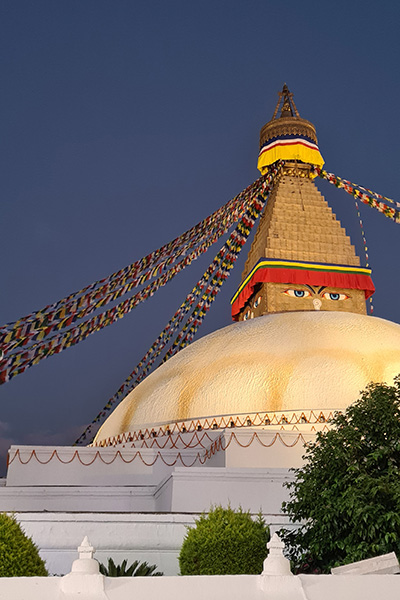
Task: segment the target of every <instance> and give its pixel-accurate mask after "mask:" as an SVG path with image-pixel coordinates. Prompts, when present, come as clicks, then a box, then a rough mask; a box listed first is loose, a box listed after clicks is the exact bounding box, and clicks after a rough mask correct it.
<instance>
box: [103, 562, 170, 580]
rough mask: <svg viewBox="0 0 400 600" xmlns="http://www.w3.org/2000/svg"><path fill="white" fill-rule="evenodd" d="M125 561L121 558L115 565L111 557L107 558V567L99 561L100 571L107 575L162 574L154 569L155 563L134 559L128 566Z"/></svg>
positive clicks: (148, 575)
mask: <svg viewBox="0 0 400 600" xmlns="http://www.w3.org/2000/svg"><path fill="white" fill-rule="evenodd" d="M127 563H128V561H127V560H123V561H122V563H121V564H120V565H116V564H115V562H114V561H113V559H112V558H109V559H108V566H107V567H106V566H105V565H103V564H102V563H100V566H99V568H100V573H101V574H102V575H106V576H107V577H159V576H161V575H163V573H161V572H159V571H156V569H157V565H149V564H148V563H147V562H140V561H139V560H135V562H133V563H132V564H131V565H130V566H129V567H128V566H127Z"/></svg>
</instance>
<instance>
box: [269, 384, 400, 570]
mask: <svg viewBox="0 0 400 600" xmlns="http://www.w3.org/2000/svg"><path fill="white" fill-rule="evenodd" d="M332 425H333V428H332V429H331V430H330V431H328V432H326V433H319V434H318V435H317V439H316V441H315V442H314V443H312V444H309V445H308V447H307V449H306V453H305V463H304V466H303V467H301V468H300V469H296V470H295V471H294V472H295V478H294V481H293V482H291V483H289V484H288V487H289V489H290V491H291V493H290V500H289V501H288V502H286V503H284V505H283V511H284V512H285V513H286V514H287V515H288V516H289V517H290V520H291V521H292V522H293V523H299V522H301V526H300V527H299V528H298V529H295V530H293V531H286V532H282V533H281V537H282V538H283V541H284V542H285V544H286V549H287V551H288V553H289V557H290V558H291V559H292V561H293V563H294V567H295V570H296V571H297V572H302V573H309V572H322V573H329V571H330V569H331V568H332V567H335V566H338V565H342V564H346V563H351V562H355V561H359V560H363V559H366V558H371V557H373V556H378V555H379V554H386V553H388V552H392V551H394V552H395V553H396V554H397V556H400V477H399V472H400V379H399V378H396V380H395V384H394V385H393V386H388V385H385V384H371V385H369V386H368V387H367V389H366V390H365V391H364V392H362V395H361V398H360V399H359V400H357V401H356V402H355V403H354V404H352V405H351V406H349V407H348V408H347V410H346V411H345V413H344V414H336V416H335V417H334V419H333V420H332Z"/></svg>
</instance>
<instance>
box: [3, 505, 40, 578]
mask: <svg viewBox="0 0 400 600" xmlns="http://www.w3.org/2000/svg"><path fill="white" fill-rule="evenodd" d="M47 575H48V573H47V570H46V567H45V563H44V561H43V560H42V559H41V558H40V556H39V551H38V548H37V546H36V545H35V544H34V543H33V541H32V540H31V538H30V537H28V536H27V535H26V534H25V533H24V532H23V531H22V529H21V526H20V524H19V523H18V522H17V520H16V519H15V517H14V516H10V515H7V514H6V513H0V577H31V576H38V577H46V576H47Z"/></svg>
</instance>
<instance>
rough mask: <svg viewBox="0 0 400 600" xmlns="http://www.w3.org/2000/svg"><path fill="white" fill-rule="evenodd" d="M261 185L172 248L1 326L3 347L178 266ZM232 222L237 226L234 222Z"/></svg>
mask: <svg viewBox="0 0 400 600" xmlns="http://www.w3.org/2000/svg"><path fill="white" fill-rule="evenodd" d="M260 179H261V178H260ZM258 182H259V180H257V181H256V182H255V183H254V184H252V185H251V186H249V188H247V189H246V190H243V192H241V193H240V194H238V196H236V197H235V198H233V199H232V200H230V201H229V202H227V203H226V204H225V205H224V206H222V207H221V208H219V209H218V210H217V211H215V212H214V213H213V214H212V215H210V216H209V217H207V218H206V219H204V220H203V221H201V222H200V223H198V224H197V225H195V226H194V227H192V228H191V229H189V230H188V231H186V232H185V233H184V234H182V235H181V236H179V237H177V238H175V239H174V240H172V241H171V242H169V244H166V245H165V246H162V247H161V248H159V249H158V250H155V251H154V252H152V253H151V254H148V255H147V256H145V257H143V258H141V259H140V260H138V261H136V262H134V263H132V264H131V265H129V266H128V267H125V268H124V269H121V270H119V271H117V272H115V273H113V274H112V275H110V276H109V277H107V278H105V279H101V280H98V281H96V282H94V283H92V284H90V285H88V286H86V287H85V288H82V289H81V290H79V291H78V292H74V293H72V294H70V295H69V296H67V297H66V298H63V299H62V300H59V301H58V302H55V303H53V304H49V305H47V306H46V307H44V308H43V309H41V310H38V311H35V312H32V313H30V314H29V315H27V316H25V317H22V318H21V319H19V320H18V321H15V322H11V323H7V324H5V325H3V326H0V344H2V343H3V342H4V341H6V340H10V339H15V338H18V337H19V335H20V331H22V332H23V334H25V335H26V334H29V332H30V331H33V330H36V329H41V328H46V327H48V326H49V325H50V324H51V323H52V322H58V321H60V320H62V319H63V318H64V317H66V316H67V315H68V316H69V315H71V314H73V313H75V312H77V311H78V310H80V309H81V308H82V307H84V306H87V307H88V306H91V304H92V302H93V301H97V300H98V299H99V298H100V297H102V296H104V295H106V294H107V293H109V292H110V291H112V290H114V289H116V288H117V287H119V286H125V285H126V284H127V282H128V281H130V280H134V281H135V286H136V285H141V284H143V283H144V282H145V281H147V280H149V279H151V278H152V277H153V276H154V274H156V273H159V272H160V271H161V270H162V269H163V268H164V267H165V265H167V266H168V265H169V264H171V263H172V262H174V261H175V260H176V259H177V258H178V257H179V256H180V255H181V254H182V253H184V252H185V251H186V250H187V248H188V246H189V247H193V246H194V245H196V244H197V243H200V242H201V241H202V239H204V238H205V237H207V236H208V235H210V234H212V232H213V230H214V229H218V228H219V227H220V226H221V223H224V222H226V223H228V222H229V221H231V219H232V218H233V216H234V215H236V214H237V213H238V211H239V214H240V211H241V210H243V206H242V204H243V200H244V199H245V198H246V196H247V194H248V193H249V191H250V190H251V189H252V188H253V187H256V186H257V184H258ZM231 222H232V223H233V222H234V221H231ZM168 261H169V262H168ZM11 336H12V337H11Z"/></svg>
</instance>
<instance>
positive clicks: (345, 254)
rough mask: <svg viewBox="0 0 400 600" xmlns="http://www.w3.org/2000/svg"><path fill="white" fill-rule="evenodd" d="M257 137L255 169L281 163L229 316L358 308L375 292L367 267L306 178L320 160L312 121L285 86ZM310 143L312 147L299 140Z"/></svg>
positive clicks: (358, 310)
mask: <svg viewBox="0 0 400 600" xmlns="http://www.w3.org/2000/svg"><path fill="white" fill-rule="evenodd" d="M280 108H281V114H280V116H279V117H278V116H277V115H278V112H279V109H280ZM290 132H292V133H290ZM260 140H261V151H260V158H259V168H260V170H261V171H263V170H266V169H267V167H268V166H269V164H270V163H269V162H268V161H272V162H276V161H277V160H280V159H284V160H285V163H284V166H283V168H282V173H281V177H280V179H279V181H278V183H277V184H276V186H275V188H274V190H273V191H272V193H271V195H270V197H269V200H268V204H267V208H266V209H265V212H264V214H263V216H262V218H261V221H260V224H259V227H258V230H257V232H256V235H255V238H254V241H253V244H252V246H251V248H250V251H249V254H248V258H247V262H246V265H245V268H244V271H243V274H242V282H241V285H240V286H239V289H238V291H237V293H236V294H235V296H234V297H233V299H232V316H233V318H234V319H235V320H246V319H248V318H252V317H257V316H260V315H263V314H267V313H274V312H282V311H296V310H302V311H304V310H335V311H345V312H356V313H361V314H365V313H366V306H365V298H366V296H368V295H370V294H371V293H373V291H374V286H373V283H372V281H371V278H370V270H369V269H366V268H362V267H360V259H359V257H358V256H357V255H356V252H355V249H354V246H353V245H352V244H351V241H350V238H349V236H348V235H346V231H345V229H344V228H343V227H342V226H341V224H340V221H339V220H338V219H336V216H335V214H334V213H333V212H332V210H331V208H330V207H329V206H328V203H327V202H326V200H325V199H324V197H323V196H322V195H321V193H320V192H319V191H318V189H317V188H316V186H315V185H314V183H313V180H312V176H311V168H312V165H313V164H318V163H316V162H314V160H312V159H315V160H319V159H320V160H322V157H321V155H320V153H319V150H318V147H317V146H316V142H317V136H316V132H315V127H314V125H313V124H312V123H310V122H309V121H306V120H305V119H301V118H300V116H299V113H298V111H297V108H296V105H295V103H294V100H293V94H291V93H290V92H289V90H288V88H287V86H286V85H284V87H283V90H282V92H280V94H279V101H278V104H277V106H276V109H275V112H274V115H273V118H272V119H271V121H269V122H268V123H267V124H266V125H264V127H263V128H262V129H261V134H260ZM311 143H312V144H314V145H315V148H314V149H310V148H308V147H306V146H305V145H307V144H311ZM265 149H266V150H265ZM266 159H267V163H268V164H267V166H261V167H260V160H261V162H262V163H263V164H264V165H265V163H266Z"/></svg>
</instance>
